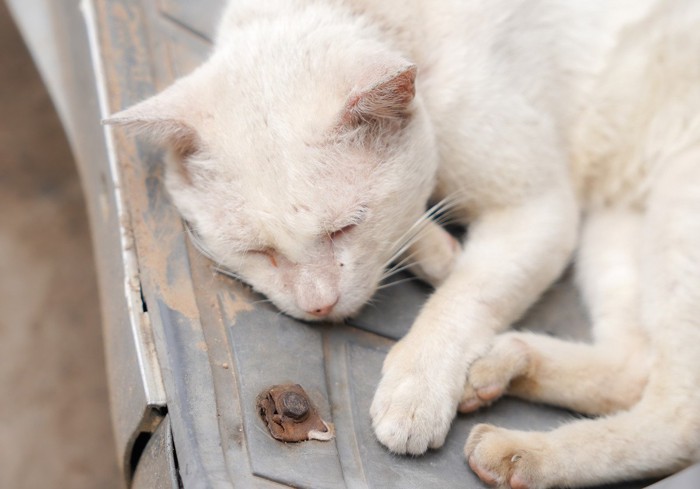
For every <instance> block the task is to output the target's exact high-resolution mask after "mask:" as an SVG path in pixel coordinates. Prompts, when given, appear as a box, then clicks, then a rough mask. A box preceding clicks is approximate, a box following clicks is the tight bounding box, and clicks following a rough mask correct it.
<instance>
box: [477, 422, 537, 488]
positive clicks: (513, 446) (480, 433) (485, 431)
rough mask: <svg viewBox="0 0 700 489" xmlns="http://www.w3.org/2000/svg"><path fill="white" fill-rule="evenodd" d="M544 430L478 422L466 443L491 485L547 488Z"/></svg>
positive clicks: (485, 478) (478, 467)
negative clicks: (516, 429)
mask: <svg viewBox="0 0 700 489" xmlns="http://www.w3.org/2000/svg"><path fill="white" fill-rule="evenodd" d="M545 448H546V447H545V445H544V443H543V437H542V434H541V433H534V432H532V433H526V432H517V431H510V430H506V429H503V428H497V427H495V426H492V425H488V424H479V425H477V426H475V427H474V428H473V429H472V431H471V433H470V435H469V438H468V440H467V444H466V445H465V447H464V455H465V456H466V458H467V461H468V463H469V466H470V467H471V469H472V470H473V471H474V473H476V475H478V476H479V478H480V479H481V480H482V481H484V482H485V483H486V484H488V485H490V486H496V487H498V488H500V489H545V488H546V487H548V485H547V484H546V482H544V480H543V478H542V465H543V462H544V461H545V460H546V450H545Z"/></svg>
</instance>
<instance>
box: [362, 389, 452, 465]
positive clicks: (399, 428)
mask: <svg viewBox="0 0 700 489" xmlns="http://www.w3.org/2000/svg"><path fill="white" fill-rule="evenodd" d="M455 413H456V410H455V402H454V401H453V400H452V399H451V396H450V395H449V393H448V392H444V391H442V389H440V387H439V386H436V385H435V383H434V382H432V381H429V380H428V379H427V378H425V377H423V376H420V375H407V376H403V377H400V378H397V377H395V376H392V375H385V376H384V377H383V378H382V381H381V382H380V383H379V387H378V388H377V392H376V393H375V395H374V400H373V402H372V406H371V408H370V415H371V416H372V426H373V428H374V432H375V434H376V436H377V439H378V440H379V441H380V442H381V443H382V444H383V445H385V446H386V447H387V448H388V449H389V450H391V451H392V452H394V453H399V454H411V455H420V454H422V453H424V452H425V451H426V450H428V448H439V447H441V446H442V445H443V443H444V442H445V438H446V436H447V432H448V431H449V429H450V424H451V423H452V419H453V418H454V416H455Z"/></svg>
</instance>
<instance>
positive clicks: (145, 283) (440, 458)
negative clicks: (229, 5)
mask: <svg viewBox="0 0 700 489" xmlns="http://www.w3.org/2000/svg"><path fill="white" fill-rule="evenodd" d="M223 3H224V0H199V1H198V2H186V1H184V0H160V1H158V2H155V1H153V0H150V1H149V0H143V1H141V0H96V1H95V6H96V13H97V18H98V25H99V28H100V38H99V42H100V46H99V49H100V51H101V55H102V57H103V59H104V60H105V66H106V73H105V75H106V82H107V89H108V94H107V95H108V98H109V103H110V107H111V109H112V110H113V111H117V110H119V109H121V108H124V107H126V106H128V105H130V104H132V103H134V102H136V101H138V100H140V99H142V98H145V97H146V96H149V95H151V94H153V93H155V92H156V91H157V90H159V89H162V88H163V87H165V86H167V85H168V84H169V83H170V82H171V81H172V80H173V79H174V78H176V77H178V76H181V75H183V74H186V73H188V72H189V71H191V70H192V69H193V68H194V67H196V66H197V65H198V64H199V63H200V62H201V61H202V60H203V59H205V57H206V56H207V54H208V53H209V52H210V50H211V44H210V41H209V39H211V35H212V32H213V29H214V27H215V25H216V19H217V17H218V14H219V12H220V10H221V8H222V6H223ZM117 134H118V135H117V140H116V143H117V151H118V154H119V164H120V171H121V172H122V180H123V187H124V188H123V191H124V192H125V195H127V204H128V206H129V212H130V216H131V228H132V229H133V235H134V236H133V238H134V246H135V249H136V252H137V255H138V261H139V270H140V280H141V290H142V292H143V297H144V304H145V308H147V310H148V314H149V316H150V320H151V322H152V323H153V328H154V335H155V340H156V349H157V354H158V358H159V361H160V366H161V369H162V371H163V379H164V384H165V389H166V396H167V407H168V418H169V420H170V423H171V429H172V435H173V441H174V446H175V449H176V451H177V460H178V465H179V471H180V477H181V479H182V483H183V485H184V487H186V488H198V487H217V488H218V487H221V488H224V487H233V486H234V485H235V486H236V487H263V488H265V487H270V488H273V487H281V486H282V487H284V486H289V487H307V488H314V489H321V488H346V487H348V488H366V487H381V488H412V487H415V488H430V487H436V488H450V487H455V488H456V487H459V488H482V487H485V486H483V484H482V483H481V482H480V481H479V480H478V479H477V478H476V477H475V476H474V475H473V474H472V472H471V471H470V470H469V469H468V467H467V465H466V463H465V461H464V459H463V455H462V448H463V445H464V442H465V440H466V438H467V435H468V433H469V430H470V429H471V427H472V426H473V425H474V424H476V423H479V422H490V423H494V424H497V425H502V426H509V427H516V428H521V429H548V428H551V427H554V426H557V425H559V424H561V423H562V422H563V421H565V420H567V419H571V418H572V417H573V416H574V415H572V414H571V413H569V412H566V411H562V410H558V409H554V408H550V407H546V406H537V405H533V404H528V403H524V402H521V401H518V400H514V399H505V400H503V401H500V402H499V403H497V404H496V405H494V406H493V407H492V408H490V409H488V410H484V411H483V412H479V413H476V414H473V415H469V416H459V417H458V418H457V420H456V421H455V423H454V425H453V427H452V430H451V432H450V435H449V437H448V439H447V442H446V443H445V446H444V447H443V448H442V449H440V450H437V451H431V452H429V453H428V454H427V455H425V456H422V457H415V458H411V457H398V456H394V455H391V454H389V453H388V452H387V451H386V450H385V449H384V448H383V447H382V446H381V445H380V444H379V443H378V442H377V441H376V440H375V439H374V437H373V435H372V431H371V426H370V419H369V415H368V411H369V404H370V401H371V398H372V394H373V392H374V389H375V387H376V385H377V382H378V380H379V372H380V367H381V363H382V360H383V358H384V356H385V354H386V352H387V350H388V348H389V347H390V346H391V344H392V343H393V341H394V340H395V339H397V338H399V337H400V336H401V335H403V334H404V333H405V332H406V330H407V329H408V327H409V326H410V324H411V321H412V319H413V318H414V317H415V315H416V312H417V311H418V309H419V307H420V304H421V303H422V302H423V301H424V299H425V297H426V295H427V293H429V290H428V288H427V287H425V286H424V285H421V284H420V283H417V282H408V283H404V284H401V285H399V286H397V287H395V288H392V289H388V290H386V291H384V292H382V294H381V295H380V296H379V297H378V298H377V300H376V301H375V302H374V304H373V305H372V306H371V307H368V308H367V309H366V310H365V311H364V312H363V313H362V314H361V315H360V316H359V317H358V318H356V319H354V320H352V321H349V322H348V324H344V325H309V324H305V323H302V322H299V321H295V320H293V319H290V318H288V317H286V316H283V315H281V314H279V313H278V312H277V311H276V310H275V309H274V308H273V307H272V306H270V305H268V304H267V303H264V302H260V299H261V298H260V297H259V296H257V295H256V294H254V293H252V292H251V291H250V290H249V288H248V287H246V286H245V285H242V284H240V283H238V282H236V281H234V280H231V279H229V278H226V277H223V276H221V275H219V274H217V273H216V272H214V271H213V267H212V264H211V263H210V262H209V261H208V260H206V259H205V258H203V257H202V256H200V255H199V254H198V253H197V252H196V251H195V250H194V249H193V248H192V246H191V244H190V243H189V242H188V241H187V239H186V238H185V233H184V232H183V227H182V223H181V222H180V219H179V217H178V215H177V213H176V212H175V210H174V209H173V207H172V206H171V205H170V202H169V200H168V197H167V196H166V195H165V193H164V191H163V188H162V185H161V181H162V165H161V163H160V154H159V152H158V151H157V150H155V149H154V148H152V147H150V146H149V145H148V144H146V143H144V142H137V141H134V140H133V139H132V138H130V137H128V136H126V135H125V134H124V133H122V132H120V131H117ZM521 326H522V327H527V328H530V329H533V330H540V331H546V332H548V333H552V334H560V335H565V336H569V337H576V338H585V336H586V334H587V325H586V321H585V318H584V316H583V313H582V311H581V309H580V306H579V304H578V299H577V296H576V293H575V291H574V289H573V287H572V286H571V283H570V280H565V281H563V282H562V283H560V284H557V285H556V286H555V287H553V289H552V290H551V291H550V292H549V293H548V294H547V295H546V296H545V297H544V299H543V300H542V301H541V302H540V303H539V304H538V305H537V306H536V307H535V308H534V309H533V311H531V313H530V314H529V315H528V317H527V318H526V319H525V320H524V321H523V323H522V324H521ZM562 328H563V330H562ZM287 382H294V383H300V384H302V385H303V386H304V387H305V388H306V390H307V392H309V394H310V396H311V397H312V398H313V399H314V401H315V402H316V404H317V406H318V407H319V410H320V412H321V414H322V416H323V417H324V418H325V419H328V420H330V421H332V422H333V423H334V424H335V427H336V433H337V437H336V439H335V440H333V441H331V442H326V443H323V442H306V443H300V444H283V443H280V442H277V441H275V440H273V439H272V438H271V437H270V436H269V434H268V433H267V432H266V428H265V426H264V424H263V422H262V420H261V419H260V418H259V417H258V415H257V412H256V409H255V397H256V396H257V394H258V393H259V392H260V391H261V390H263V388H265V387H268V386H270V385H272V384H282V383H287ZM643 485H644V484H642V483H630V484H626V485H623V486H620V487H628V488H630V489H631V488H638V487H643Z"/></svg>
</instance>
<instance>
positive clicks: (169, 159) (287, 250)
mask: <svg viewBox="0 0 700 489" xmlns="http://www.w3.org/2000/svg"><path fill="white" fill-rule="evenodd" d="M248 30H250V29H248ZM320 31H321V32H320ZM331 31H332V29H331V30H329V29H326V30H323V29H316V30H313V31H312V32H311V33H310V32H309V30H306V32H301V31H300V32H299V33H298V34H294V32H292V33H290V32H286V33H285V34H281V33H277V34H270V32H269V30H268V31H265V30H264V29H260V32H257V31H255V29H253V30H252V32H245V31H244V32H242V33H241V34H239V35H237V36H236V35H232V36H230V37H231V38H230V39H229V41H228V42H227V43H225V44H224V45H222V46H219V48H218V49H217V50H216V51H215V53H214V54H213V56H212V57H211V58H210V59H209V61H207V62H206V63H205V64H204V65H203V66H202V67H200V68H199V69H198V70H196V71H195V72H194V73H192V74H191V75H189V76H187V77H185V78H183V79H181V80H179V81H178V82H176V83H175V84H174V85H172V86H171V87H170V88H168V89H166V90H165V91H164V92H162V93H160V94H159V95H156V96H154V97H152V98H150V99H148V100H146V101H144V102H142V103H140V104H137V105H135V106H133V107H131V108H129V109H127V110H125V111H123V112H121V113H119V114H116V115H115V116H113V117H112V118H110V119H109V120H108V121H107V122H108V123H113V124H121V125H127V126H131V127H133V128H136V129H137V130H139V131H142V132H145V133H147V134H149V135H150V136H151V137H153V138H154V139H155V140H157V141H158V142H160V143H162V144H164V145H165V146H166V147H167V148H168V153H167V156H166V163H167V171H166V187H167V189H168V192H169V193H170V195H171V197H172V200H173V202H174V203H175V205H176V206H177V208H178V210H179V211H180V213H181V214H182V216H183V217H184V219H185V220H186V221H187V222H188V223H189V225H190V227H191V228H192V229H193V231H194V233H195V235H196V239H197V241H198V242H199V244H200V245H201V247H202V248H203V249H204V250H205V252H206V253H207V254H208V255H209V256H210V257H211V258H212V259H213V260H214V261H216V262H217V263H219V264H220V265H221V266H223V267H225V268H227V269H229V270H230V271H232V272H234V273H235V274H236V275H238V276H240V277H241V278H242V279H243V280H245V281H246V282H248V283H250V284H251V285H252V286H253V287H254V288H255V289H257V290H258V291H260V292H262V293H264V294H265V295H266V296H267V297H268V298H270V299H271V300H272V302H273V303H274V304H276V305H277V307H279V308H280V309H281V310H282V311H284V312H286V313H288V314H290V315H292V316H295V317H298V318H301V319H307V320H313V319H332V320H337V319H341V318H344V317H347V316H350V315H352V314H354V313H355V312H357V311H358V310H359V309H360V307H361V306H362V305H363V304H364V303H365V302H366V301H367V300H368V299H369V298H370V296H371V295H372V294H373V293H374V292H375V290H376V289H377V286H378V284H379V282H380V280H381V277H382V273H383V270H384V269H385V267H386V265H387V264H388V262H389V261H390V260H391V259H392V257H393V256H394V255H395V253H396V252H397V251H398V249H399V248H400V246H401V245H402V244H403V239H404V238H405V237H406V233H407V231H408V230H409V229H410V228H411V226H412V225H413V224H414V223H415V222H416V221H417V220H419V218H420V217H421V215H422V214H423V212H424V210H425V204H426V202H427V200H428V197H429V194H430V192H431V189H432V187H433V184H434V176H435V171H436V165H437V155H436V149H435V142H434V138H433V134H432V129H431V125H430V123H429V120H428V117H427V116H426V114H425V111H424V109H423V106H422V103H421V100H420V98H419V97H417V96H416V95H415V93H416V92H415V81H416V67H415V66H414V65H413V64H411V63H410V62H409V61H407V60H406V59H404V58H403V57H401V56H399V55H397V54H396V53H394V52H392V51H390V50H387V49H385V48H384V47H382V46H380V45H378V44H375V43H372V42H362V41H353V40H352V39H344V38H343V36H342V33H341V36H340V39H339V38H338V35H337V34H338V33H337V32H335V33H334V32H331ZM409 234H410V233H409Z"/></svg>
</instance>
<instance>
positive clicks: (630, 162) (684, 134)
mask: <svg viewBox="0 0 700 489" xmlns="http://www.w3.org/2000/svg"><path fill="white" fill-rule="evenodd" d="M698 25H700V3H698V2H697V0H608V1H603V0H572V1H568V2H557V1H552V0H439V1H436V0H411V1H405V0H404V1H400V0H382V1H379V0H374V1H372V0H266V1H259V0H255V1H253V0H237V1H233V2H231V4H230V6H229V8H228V10H227V11H226V12H225V14H224V17H223V22H222V25H221V28H220V31H219V36H218V40H217V42H216V48H215V50H214V53H213V55H212V56H211V58H210V59H209V60H208V61H207V62H206V63H205V64H204V65H203V66H202V67H201V68H199V69H198V70H197V71H195V72H194V73H192V74H191V75H189V76H188V77H186V78H183V79H181V80H180V81H178V82H177V83H176V84H174V85H173V86H172V87H170V88H169V89H167V90H166V91H164V92H163V93H161V94H160V95H157V96H155V97H153V98H151V99H149V100H147V101H145V102H143V103H141V104H139V105H136V106H135V107H132V108H130V109H127V110H125V111H124V112H121V113H119V114H117V115H115V116H114V117H113V118H111V119H110V120H109V122H111V123H116V124H124V125H129V126H132V127H135V128H138V129H140V130H143V131H145V132H147V133H149V134H150V135H151V136H153V137H155V138H156V139H157V140H158V141H160V142H163V143H165V144H166V145H167V146H168V147H169V148H170V151H169V155H168V157H167V163H168V166H169V171H168V173H167V182H166V184H167V187H168V190H169V192H170V194H171V195H172V198H173V201H174V202H175V205H176V206H177V207H178V209H179V210H180V212H181V213H182V215H183V217H184V218H185V219H186V220H187V221H188V222H189V223H190V226H191V227H192V229H193V230H194V232H195V233H194V234H195V236H196V239H197V240H198V242H199V244H200V246H202V248H203V249H205V250H206V252H207V253H208V254H209V255H210V256H211V257H212V258H213V259H214V260H216V261H217V262H219V263H221V264H222V265H223V266H225V267H226V268H228V269H230V270H231V271H233V272H235V273H236V274H237V275H239V276H240V277H241V278H242V279H243V280H245V281H247V282H249V283H251V284H252V285H253V286H254V287H255V288H256V289H257V290H259V291H261V292H263V293H264V294H266V295H267V296H268V297H269V298H270V299H271V300H272V301H273V302H274V303H275V304H276V305H277V306H278V307H279V308H280V309H281V310H283V311H285V312H287V313H288V314H290V315H292V316H296V317H298V318H301V319H330V320H335V319H340V318H343V317H346V316H349V315H352V314H353V313H355V312H357V311H358V310H359V309H360V308H361V306H362V305H363V304H364V303H365V302H366V301H367V300H368V299H369V298H370V296H371V295H372V294H373V292H374V291H375V290H376V289H377V286H378V284H379V283H380V281H381V280H382V278H383V277H384V276H385V273H386V272H385V269H386V267H387V264H389V263H390V262H392V261H396V260H397V259H398V260H402V259H404V260H413V262H414V265H413V267H414V270H415V271H416V272H417V273H418V274H419V275H421V276H422V277H424V278H426V279H427V280H429V281H431V282H432V283H433V284H436V285H438V284H439V286H438V288H437V290H436V291H435V293H434V294H433V295H432V297H430V299H429V300H428V302H427V304H426V306H425V308H424V309H423V310H422V312H421V314H420V315H419V317H418V319H417V320H416V322H415V324H414V325H413V327H412V329H411V330H410V332H409V333H408V335H407V336H406V337H405V338H403V339H402V340H401V341H400V342H398V343H397V344H396V346H395V347H394V348H393V349H392V350H391V352H390V353H389V355H388V356H387V358H386V361H385V363H384V368H383V377H382V380H381V382H380V384H379V387H378V389H377V393H376V395H375V398H374V402H373V404H372V408H371V416H372V420H373V425H374V429H375V432H376V435H377V438H378V439H379V440H380V441H381V442H382V443H383V444H385V445H386V446H387V447H388V448H389V449H390V450H392V451H393V452H396V453H410V454H420V453H423V452H425V451H426V450H427V449H429V448H437V447H440V446H441V445H442V444H443V442H444V440H445V436H446V434H447V432H448V429H449V427H450V423H451V421H452V419H453V418H454V416H455V414H456V412H457V410H458V408H459V409H460V410H462V411H465V412H468V411H473V410H475V409H477V408H479V407H481V406H484V405H487V404H489V403H491V402H493V401H494V400H495V399H497V398H498V397H500V396H501V395H503V394H504V393H506V392H507V393H509V394H511V395H515V396H519V397H522V398H525V399H530V400H533V401H538V402H546V403H551V404H555V405H558V406H563V407H567V408H570V409H574V410H578V411H580V412H583V413H587V414H592V415H603V416H602V417H598V418H596V419H585V420H580V421H576V422H573V423H570V424H567V425H564V426H562V427H560V428H558V429H556V430H554V431H551V432H547V433H539V432H518V431H512V430H506V429H502V428H497V427H493V426H489V425H479V426H477V427H476V428H474V430H473V431H472V433H471V435H470V437H469V440H468V441H467V444H466V448H465V455H466V457H467V458H468V460H469V464H470V466H471V467H472V468H473V470H474V471H475V472H476V473H477V474H478V475H479V477H481V479H482V480H484V481H485V482H486V483H488V484H492V485H497V486H499V487H511V488H512V489H533V488H548V487H557V486H581V485H590V484H598V483H603V482H607V481H614V480H621V479H630V478H638V477H645V476H657V475H662V474H666V473H669V472H672V471H675V470H678V469H680V468H682V467H684V466H686V465H688V464H690V463H692V462H693V461H698V460H700V356H699V355H700V28H698ZM431 196H432V198H433V199H436V200H438V201H440V202H441V203H442V204H441V206H442V207H443V208H445V209H448V210H449V211H450V214H451V215H452V216H456V217H457V218H459V219H462V220H464V221H469V223H470V227H469V235H468V239H467V240H466V242H465V243H464V249H463V251H462V249H461V247H460V246H459V245H457V243H456V242H454V240H453V239H452V238H451V237H450V235H449V234H447V233H446V232H445V231H443V229H442V228H441V227H440V226H438V225H437V224H436V223H435V222H433V221H432V220H431V219H429V218H427V217H426V215H425V214H424V210H425V206H426V202H427V201H428V199H429V198H430V197H431ZM577 247H578V252H577V253H578V254H577V266H578V273H579V275H578V276H579V279H580V288H581V291H582V294H583V297H584V299H585V302H586V304H587V306H588V308H589V310H590V317H591V320H592V323H593V329H594V337H595V342H594V343H593V344H578V343H570V342H565V341H561V340H557V339H554V338H550V337H543V336H539V335H535V334H530V333H521V332H509V333H502V334H497V333H500V332H502V331H504V330H505V329H506V328H507V327H508V326H509V325H510V324H511V323H513V322H514V321H515V320H516V319H517V318H518V317H519V316H520V315H521V314H522V313H523V312H524V311H525V310H526V309H527V308H528V307H529V306H530V305H531V304H532V303H533V301H534V300H535V299H536V298H537V297H538V295H539V294H540V293H541V292H542V291H543V290H544V289H545V288H546V287H547V286H549V285H550V284H551V283H552V281H553V280H555V279H556V277H557V276H558V275H559V274H560V273H561V271H562V270H563V268H564V267H565V266H566V264H567V263H568V262H569V261H570V260H571V256H572V253H573V251H574V249H575V248H577ZM399 256H400V257H403V258H399ZM400 263H403V262H402V261H400Z"/></svg>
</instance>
